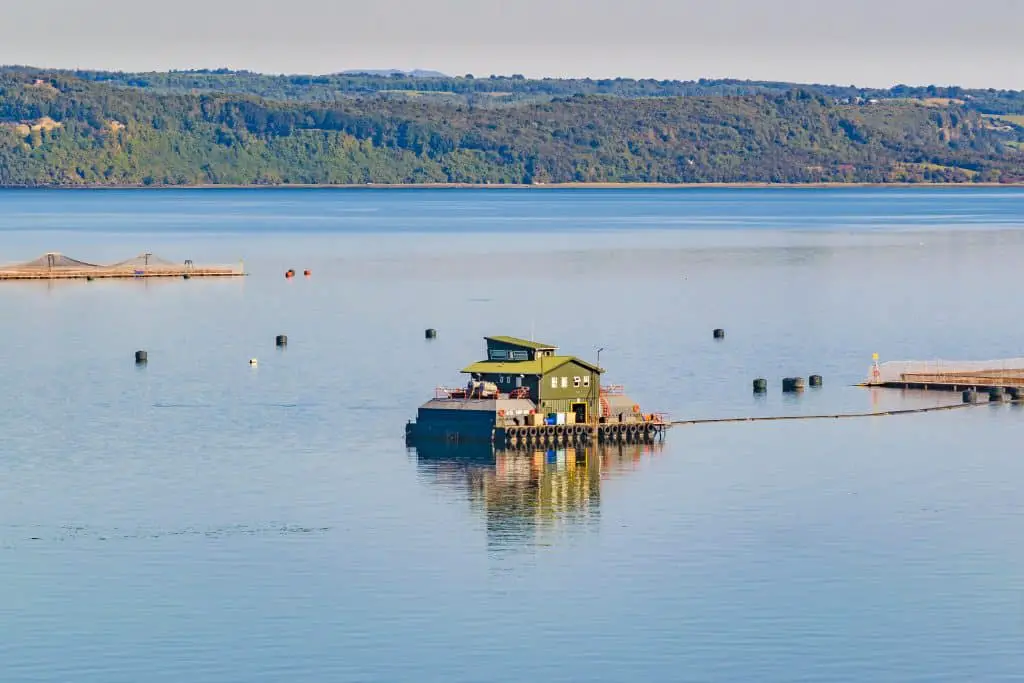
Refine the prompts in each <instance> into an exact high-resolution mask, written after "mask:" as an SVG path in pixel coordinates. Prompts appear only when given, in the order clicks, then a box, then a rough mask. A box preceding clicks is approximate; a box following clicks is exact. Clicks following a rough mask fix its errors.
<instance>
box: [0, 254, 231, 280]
mask: <svg viewBox="0 0 1024 683" xmlns="http://www.w3.org/2000/svg"><path fill="white" fill-rule="evenodd" d="M242 275H245V270H244V268H243V266H242V264H241V263H240V264H239V265H237V266H223V265H196V264H194V263H193V262H192V261H185V262H184V263H181V264H177V263H172V262H171V261H167V260H165V259H162V258H160V257H158V256H155V255H153V254H149V253H145V254H139V255H138V256H136V257H135V258H130V259H127V260H125V261H119V262H118V263H113V264H110V265H98V264H95V263H86V262H85V261H79V260H77V259H73V258H70V257H67V256H64V255H63V254H60V253H58V252H49V253H46V254H43V255H42V256H40V257H39V258H37V259H35V260H33V261H27V262H25V263H17V264H12V265H6V266H0V280H93V279H97V278H145V277H182V278H192V277H239V276H242Z"/></svg>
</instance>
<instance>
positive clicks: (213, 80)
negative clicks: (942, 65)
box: [0, 67, 1024, 114]
mask: <svg viewBox="0 0 1024 683" xmlns="http://www.w3.org/2000/svg"><path fill="white" fill-rule="evenodd" d="M4 70H8V71H11V72H17V73H22V74H30V75H34V76H36V77H46V76H48V75H52V74H54V73H57V74H59V75H62V76H67V77H72V78H80V79H83V80H87V81H94V82H97V83H109V84H111V85H116V86H120V87H127V88H140V89H144V90H151V91H153V92H157V93H233V94H236V95H253V96H256V97H262V98H265V99H271V100H297V101H303V102H333V101H337V100H340V99H348V98H352V97H364V96H367V95H376V96H380V97H391V98H424V97H426V98H430V99H435V100H443V101H450V102H455V103H459V104H467V103H472V104H474V105H476V106H503V105H514V104H523V103H534V102H542V101H547V100H551V99H553V98H557V97H562V98H564V97H571V96H573V95H609V96H613V97H625V98H638V97H717V96H728V95H781V94H785V93H787V92H789V91H791V90H805V91H807V92H811V93H814V94H818V95H822V96H823V97H826V98H831V99H832V100H833V101H837V102H847V101H849V102H856V101H857V100H870V99H878V100H902V99H916V100H929V101H934V100H937V99H938V100H944V99H952V100H956V101H957V103H958V104H960V105H961V106H963V107H965V108H966V109H970V110H973V111H979V112H982V113H986V114H1024V92H1022V91H1019V90H996V89H978V88H974V89H971V88H961V87H958V86H935V85H929V86H908V85H897V86H895V87H892V88H859V87H856V86H853V85H824V84H799V83H786V82H781V81H746V80H738V79H731V78H724V79H708V78H702V79H700V80H696V81H678V80H657V79H653V78H647V79H634V78H525V77H524V76H522V75H512V76H498V75H490V76H484V77H479V76H477V77H474V76H473V75H471V74H466V75H463V76H444V75H440V74H438V75H415V74H404V73H399V74H393V75H387V74H379V73H378V74H373V73H341V74H326V75H301V74H300V75H272V74H259V73H253V72H251V71H232V70H229V69H212V70H211V69H199V70H191V71H169V72H145V73H125V72H114V71H85V70H81V71H70V70H69V71H61V72H52V71H44V70H42V69H34V68H31V67H0V71H4Z"/></svg>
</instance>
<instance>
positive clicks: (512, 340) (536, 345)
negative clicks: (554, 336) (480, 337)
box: [484, 336, 558, 351]
mask: <svg viewBox="0 0 1024 683" xmlns="http://www.w3.org/2000/svg"><path fill="white" fill-rule="evenodd" d="M484 339H487V340H488V341H496V342H501V343H502V344H512V345H513V346H521V347H523V348H524V349H533V350H535V351H542V350H543V351H548V350H553V349H557V348H558V347H557V346H552V345H551V344H541V343H540V342H535V341H530V340H529V339H520V338H519V337H505V336H498V337H484Z"/></svg>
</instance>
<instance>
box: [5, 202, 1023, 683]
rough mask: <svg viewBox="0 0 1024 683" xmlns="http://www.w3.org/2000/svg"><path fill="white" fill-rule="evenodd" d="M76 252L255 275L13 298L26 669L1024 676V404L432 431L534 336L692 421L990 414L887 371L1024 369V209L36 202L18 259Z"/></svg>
mask: <svg viewBox="0 0 1024 683" xmlns="http://www.w3.org/2000/svg"><path fill="white" fill-rule="evenodd" d="M52 250H57V251H61V252H63V253H65V254H67V255H69V256H72V257H75V258H80V259H83V260H86V261H91V262H108V261H116V260H121V259H123V258H127V257H129V256H132V255H135V254H138V253H140V252H144V251H149V252H153V253H155V254H157V255H160V256H163V257H165V258H168V259H170V260H173V261H183V260H184V259H192V260H194V261H195V262H196V263H202V262H224V263H231V262H237V261H238V260H240V259H244V262H245V266H246V269H247V270H248V271H250V272H251V276H250V277H248V278H244V279H240V280H232V281H203V280H197V279H194V280H191V281H187V282H186V281H181V280H175V281H168V282H141V281H140V282H92V283H85V282H80V283H67V282H65V283H54V284H46V283H0V285H2V286H0V319H2V320H3V321H4V326H3V339H4V343H3V344H2V345H0V367H2V368H3V370H2V375H0V377H2V381H3V388H4V391H3V392H2V394H0V437H2V444H3V446H2V449H0V450H2V458H0V633H2V634H3V638H0V680H2V681H4V682H5V683H6V682H8V681H11V682H22V681H26V682H27V681H47V682H50V681H53V682H57V681H61V682H63V681H76V682H86V683H121V682H124V683H136V682H137V681H142V680H145V681H156V682H161V681H166V682H168V683H171V682H173V683H180V682H181V681H190V682H195V683H207V682H210V683H221V682H228V681H232V682H233V681H240V682H241V681H246V682H248V681H267V682H271V681H274V682H276V681H283V680H295V681H382V682H383V681H446V682H449V681H465V682H467V683H469V682H478V681H525V680H544V681H793V680H806V681H854V680H858V681H859V680H872V681H964V680H975V681H1001V680H1007V681H1009V680H1019V676H1020V674H1021V671H1024V546H1022V545H1021V544H1020V542H1019V540H1020V534H1021V530H1022V529H1024V503H1022V502H1021V497H1020V491H1021V489H1022V487H1024V458H1021V455H1020V444H1021V443H1022V440H1024V410H1021V409H1019V408H1013V407H998V408H996V407H988V406H984V407H979V408H973V409H969V410H964V411H953V412H948V413H935V414H928V415H921V416H916V417H889V418H874V419H868V420H842V421H820V422H819V421H810V422H784V423H752V424H731V425H709V426H701V427H687V428H679V429H676V430H673V431H672V432H671V433H670V434H669V437H668V439H667V441H666V443H665V444H664V446H663V447H662V448H653V449H652V448H646V449H628V448H627V449H623V450H615V451H601V452H589V453H583V452H581V453H573V452H568V453H556V454H551V455H549V454H545V453H539V454H536V455H534V454H528V455H509V454H497V455H494V454H491V453H489V452H487V451H484V452H480V451H469V452H464V451H458V452H452V451H445V450H443V449H440V450H437V449H432V450H429V451H427V452H416V451H407V450H406V448H405V446H404V443H403V439H402V436H403V433H404V424H405V422H406V420H407V419H409V418H411V417H413V416H414V415H415V411H416V408H417V406H418V405H419V404H420V403H421V402H422V401H423V400H425V399H426V398H427V397H428V396H429V395H431V394H432V391H433V387H434V386H435V385H436V384H441V383H451V382H457V381H461V380H460V377H459V375H458V369H459V368H461V367H463V366H464V365H465V364H467V363H468V362H470V361H473V360H477V359H479V358H480V357H482V355H483V340H482V337H483V336H484V335H485V334H495V333H505V334H515V335H520V336H530V335H531V334H532V335H534V336H535V337H536V338H538V339H542V340H545V341H550V342H553V343H556V344H558V345H560V346H561V347H562V348H563V349H564V350H565V351H567V352H569V353H575V354H577V355H580V356H583V357H585V358H590V359H593V358H594V357H595V356H596V348H597V347H599V346H600V347H603V348H604V351H603V352H602V354H601V362H602V364H603V365H605V366H606V367H607V368H608V369H609V376H608V378H607V380H608V381H609V382H611V383H622V384H625V385H626V386H627V389H628V391H629V393H630V394H631V395H632V396H634V397H635V398H636V399H637V400H638V401H639V402H640V403H641V404H642V405H643V406H644V409H645V410H664V411H667V412H669V413H670V414H671V415H672V416H673V417H676V418H690V417H723V416H737V415H773V414H792V413H808V414H810V413H822V412H838V411H866V410H872V409H877V408H893V407H904V406H918V405H929V404H936V403H939V402H942V401H945V400H948V399H950V398H955V397H946V396H937V395H935V394H932V395H931V396H927V395H926V396H920V395H917V396H914V395H901V394H900V393H898V392H868V391H865V390H863V389H857V388H854V387H852V386H851V385H852V384H853V383H855V382H857V381H859V380H860V379H862V378H863V377H864V376H865V374H866V373H867V370H868V366H869V364H870V362H871V354H872V353H873V352H878V353H879V354H880V355H881V356H882V358H883V360H885V359H906V358H917V359H932V358H945V359H987V358H1000V357H1008V356H1021V355H1024V348H1022V342H1021V340H1022V339H1024V316H1022V315H1021V306H1020V303H1019V300H1020V297H1019V288H1020V287H1019V286H1020V282H1021V278H1020V264H1021V263H1024V192H1020V191H1013V190H1005V191H995V190H915V191H901V190H890V191H880V190H847V191H791V190H771V191H769V190H749V191H746V190H744V191H740V190H700V191H698V190H686V191H585V192H584V191H554V190H551V191H547V190H544V191H499V190H495V191H454V190H452V191H418V190H410V191H374V190H366V191H343V192H342V191H316V190H308V191H298V190H296V191H290V190H266V191H237V190H210V191H193V192H189V191H183V192H179V191H129V192H120V191H94V192H75V191H67V192H63V191H60V192H46V191H40V192H21V191H6V192H0V261H7V262H17V261H25V260H29V259H32V258H34V257H36V256H38V255H39V254H41V253H43V252H45V251H52ZM288 268H295V269H297V270H300V271H301V270H302V269H305V268H309V269H311V270H312V271H313V275H312V277H311V278H309V279H305V278H302V277H299V278H297V279H296V280H294V281H286V280H285V279H284V277H283V273H284V271H285V270H287V269H288ZM426 327H435V328H437V329H438V330H439V338H438V339H437V340H435V341H433V342H427V341H425V340H424V339H423V329H424V328H426ZM715 327H723V328H725V329H726V331H727V337H726V339H725V341H724V342H720V343H715V342H714V341H713V340H712V339H711V330H712V329H713V328H715ZM276 334H287V335H288V336H289V341H290V343H289V347H288V349H287V350H286V351H283V352H280V351H277V350H276V349H275V348H274V335H276ZM136 349H147V350H148V351H149V358H150V361H149V364H148V366H147V367H145V368H144V369H137V368H136V367H135V366H134V364H133V362H132V354H133V352H134V351H135V350H136ZM254 357H255V358H258V359H259V366H258V368H255V369H254V368H251V367H249V365H248V362H247V361H248V359H250V358H254ZM810 373H820V374H822V375H824V376H825V383H826V384H825V387H824V388H823V389H821V390H820V391H808V392H807V393H806V394H805V395H803V396H802V397H800V398H798V399H786V398H784V397H783V396H782V395H781V393H780V391H779V383H778V380H779V378H781V377H783V376H787V375H805V376H806V375H807V374H810ZM757 376H764V377H767V378H769V379H770V381H771V391H770V392H769V394H768V396H766V397H764V398H761V399H757V398H755V397H753V396H752V395H751V393H750V380H751V379H752V378H754V377H757Z"/></svg>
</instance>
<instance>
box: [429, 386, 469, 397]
mask: <svg viewBox="0 0 1024 683" xmlns="http://www.w3.org/2000/svg"><path fill="white" fill-rule="evenodd" d="M434 398H466V389H465V388H462V387H460V388H458V389H456V388H451V387H436V388H435V389H434Z"/></svg>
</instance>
